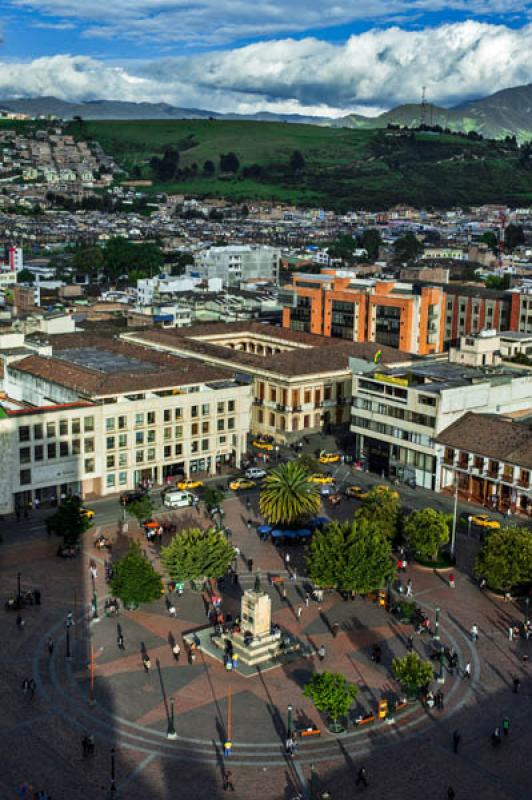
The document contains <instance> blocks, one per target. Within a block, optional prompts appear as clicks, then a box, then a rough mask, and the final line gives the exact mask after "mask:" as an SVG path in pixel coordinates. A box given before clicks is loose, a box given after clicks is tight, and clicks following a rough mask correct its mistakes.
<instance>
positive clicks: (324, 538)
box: [307, 519, 394, 594]
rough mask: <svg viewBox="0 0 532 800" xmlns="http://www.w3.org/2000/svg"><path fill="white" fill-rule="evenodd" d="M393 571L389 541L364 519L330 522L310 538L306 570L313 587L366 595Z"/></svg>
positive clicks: (384, 581)
mask: <svg viewBox="0 0 532 800" xmlns="http://www.w3.org/2000/svg"><path fill="white" fill-rule="evenodd" d="M393 571H394V566H393V560H392V549H391V543H390V540H389V539H388V538H387V537H385V536H383V535H382V533H381V532H380V531H379V529H378V526H376V525H375V524H374V523H372V522H370V521H368V520H365V519H361V520H355V521H353V522H331V523H330V524H329V525H327V526H326V527H325V529H324V530H322V531H316V532H315V533H314V535H313V537H312V541H311V543H310V547H309V550H308V555H307V572H308V576H309V578H310V580H311V581H312V582H313V583H314V584H316V585H317V586H322V587H324V588H334V589H339V590H340V591H342V592H356V593H357V594H367V593H368V592H371V591H373V590H374V589H378V588H379V587H381V586H384V584H385V583H386V581H387V579H388V578H390V577H392V575H393Z"/></svg>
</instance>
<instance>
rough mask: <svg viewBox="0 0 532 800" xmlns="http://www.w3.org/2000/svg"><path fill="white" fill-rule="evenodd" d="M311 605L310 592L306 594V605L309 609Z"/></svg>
mask: <svg viewBox="0 0 532 800" xmlns="http://www.w3.org/2000/svg"><path fill="white" fill-rule="evenodd" d="M309 604H310V595H309V593H308V592H305V605H306V607H307V608H308V607H309Z"/></svg>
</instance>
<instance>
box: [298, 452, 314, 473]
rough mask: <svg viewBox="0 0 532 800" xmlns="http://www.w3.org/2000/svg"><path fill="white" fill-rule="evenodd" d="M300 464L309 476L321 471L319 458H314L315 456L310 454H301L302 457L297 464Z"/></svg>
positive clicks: (299, 457)
mask: <svg viewBox="0 0 532 800" xmlns="http://www.w3.org/2000/svg"><path fill="white" fill-rule="evenodd" d="M295 463H296V464H298V465H299V466H300V467H301V468H302V469H304V470H306V472H308V473H309V475H312V473H314V472H319V471H320V464H319V461H318V459H317V458H314V456H313V455H311V454H310V453H301V455H300V456H298V457H297V460H296V462H295Z"/></svg>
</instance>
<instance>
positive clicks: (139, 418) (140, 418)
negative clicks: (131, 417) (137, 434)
mask: <svg viewBox="0 0 532 800" xmlns="http://www.w3.org/2000/svg"><path fill="white" fill-rule="evenodd" d="M143 425H144V414H135V428H142V426H143Z"/></svg>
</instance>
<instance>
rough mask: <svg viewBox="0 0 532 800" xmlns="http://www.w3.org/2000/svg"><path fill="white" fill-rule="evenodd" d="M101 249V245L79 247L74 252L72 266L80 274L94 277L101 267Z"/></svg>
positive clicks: (102, 260)
mask: <svg viewBox="0 0 532 800" xmlns="http://www.w3.org/2000/svg"><path fill="white" fill-rule="evenodd" d="M103 262H104V258H103V251H102V249H101V247H80V248H79V249H78V250H76V252H75V253H74V257H73V259H72V267H73V268H74V270H75V271H76V273H78V274H80V275H89V276H90V277H91V279H92V278H95V277H96V276H97V275H98V273H99V272H100V271H101V270H102V267H103Z"/></svg>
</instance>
